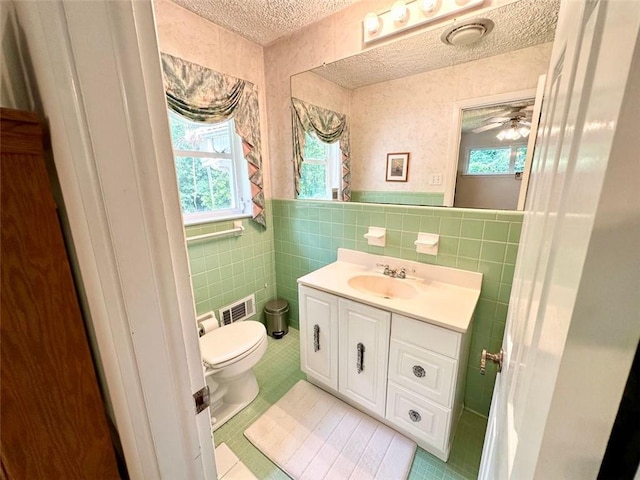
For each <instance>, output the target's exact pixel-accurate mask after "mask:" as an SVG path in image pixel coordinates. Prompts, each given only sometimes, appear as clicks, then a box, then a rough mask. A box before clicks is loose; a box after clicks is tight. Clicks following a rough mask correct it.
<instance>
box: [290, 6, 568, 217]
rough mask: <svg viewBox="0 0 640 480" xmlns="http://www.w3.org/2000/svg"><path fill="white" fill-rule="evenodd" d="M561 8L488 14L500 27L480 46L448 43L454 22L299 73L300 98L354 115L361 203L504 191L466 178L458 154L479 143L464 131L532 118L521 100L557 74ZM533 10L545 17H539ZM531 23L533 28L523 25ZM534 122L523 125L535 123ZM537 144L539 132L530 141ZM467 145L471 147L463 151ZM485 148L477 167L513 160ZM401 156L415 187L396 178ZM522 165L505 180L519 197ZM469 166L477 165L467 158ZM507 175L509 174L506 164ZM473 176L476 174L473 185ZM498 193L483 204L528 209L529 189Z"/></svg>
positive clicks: (445, 200)
mask: <svg viewBox="0 0 640 480" xmlns="http://www.w3.org/2000/svg"><path fill="white" fill-rule="evenodd" d="M558 7H559V1H558V0H535V1H534V0H520V1H519V2H514V3H510V4H507V5H503V6H501V7H498V8H494V9H492V10H490V11H486V12H483V14H482V17H485V18H489V19H492V20H493V21H494V23H495V24H496V26H495V28H494V30H493V32H492V33H491V34H490V35H489V36H487V37H486V38H485V39H482V40H481V41H480V42H478V43H477V44H474V45H471V46H466V47H452V46H448V45H444V44H443V43H441V42H440V38H439V37H440V34H441V33H442V31H443V30H445V29H446V27H447V26H448V25H444V24H442V25H440V26H438V27H437V28H432V29H429V30H428V31H426V32H424V33H419V34H416V35H413V36H411V37H408V38H403V39H400V40H397V41H395V42H393V43H388V44H385V45H381V46H378V47H375V48H372V49H370V50H366V51H364V52H361V53H359V54H357V55H355V56H352V57H348V58H345V59H342V60H339V61H337V62H333V63H331V64H326V65H323V66H321V67H318V68H315V69H313V70H310V71H306V72H302V73H300V74H297V75H294V76H292V77H291V96H292V97H294V98H298V99H300V100H302V101H304V102H307V103H310V104H312V105H317V106H319V107H322V108H325V109H328V110H332V111H334V112H337V113H340V114H345V115H347V117H348V118H349V128H350V140H351V190H352V197H351V200H352V201H357V202H375V203H394V204H409V205H438V206H454V205H455V206H458V205H462V204H463V203H464V204H465V205H470V206H476V205H473V204H472V203H469V200H468V197H469V195H466V194H465V196H464V197H462V198H461V199H460V200H454V192H455V191H456V184H459V185H458V188H460V189H461V191H464V192H467V191H468V189H467V188H466V187H467V185H466V184H468V183H470V182H465V180H472V182H471V183H474V184H478V183H484V184H486V185H489V187H488V188H489V191H491V190H493V189H495V188H497V187H496V183H497V182H495V180H496V179H497V178H498V176H495V177H493V178H490V179H488V181H485V182H478V180H480V177H481V176H480V175H477V174H469V171H468V170H467V171H465V173H464V174H461V175H458V174H457V172H458V171H459V170H460V171H463V170H461V169H460V168H459V167H458V165H459V164H460V162H459V157H460V155H459V154H458V153H459V151H460V153H461V154H463V153H464V152H466V151H467V150H466V149H467V148H468V145H467V141H468V140H469V138H468V137H470V135H467V134H468V133H469V132H464V130H461V127H462V128H463V129H464V128H467V127H465V126H464V125H466V124H469V122H470V120H468V119H467V117H468V116H469V115H473V116H474V117H477V118H479V116H482V117H483V118H484V119H485V120H488V119H492V118H493V120H495V121H493V122H491V123H494V124H495V123H498V121H497V119H498V118H505V117H507V116H509V114H510V113H511V109H515V108H516V107H521V108H523V109H525V108H528V109H529V110H527V112H528V113H532V112H531V106H530V105H529V104H527V105H524V104H522V105H520V104H518V103H517V102H520V103H522V102H521V101H522V100H523V98H518V95H520V94H521V93H522V92H523V91H526V92H528V95H529V96H528V98H529V100H528V102H529V103H530V102H531V100H530V99H531V98H533V97H534V96H535V95H536V85H537V82H538V77H539V76H540V75H541V74H544V73H546V71H547V68H548V62H549V57H550V54H551V42H552V40H553V33H554V30H555V23H556V18H557V10H558ZM533 11H535V12H536V15H532V12H533ZM523 18H526V19H527V21H526V22H523V21H521V19H523ZM507 94H512V95H511V96H512V97H513V98H508V97H509V96H508V95H507ZM501 96H502V97H503V100H500V102H498V101H497V100H496V98H499V97H501ZM482 102H484V103H482ZM513 102H516V103H515V104H514V103H513ZM483 105H486V106H487V107H485V108H486V111H484V112H483V113H482V114H480V113H479V112H478V111H477V109H478V108H479V107H482V106H483ZM463 110H464V112H463ZM474 111H475V113H474ZM490 111H492V112H493V113H490ZM513 113H514V114H515V113H516V112H515V110H514V112H513ZM487 115H490V116H487ZM477 118H476V121H479V120H477ZM530 120H532V118H528V119H527V120H523V121H527V122H528V123H532V122H531V121H530ZM510 121H511V117H509V118H508V119H506V120H505V121H504V122H500V126H496V127H493V129H492V135H493V136H495V135H496V134H497V133H499V131H500V130H502V129H504V128H506V127H508V126H510ZM503 124H504V127H502V125H503ZM517 126H520V125H517ZM529 127H532V125H529ZM477 128H479V127H473V128H472V129H477ZM493 131H495V133H493ZM480 133H482V132H480ZM471 135H473V134H471ZM485 136H486V137H488V134H487V135H485ZM534 138H535V131H534V129H533V128H531V133H530V134H529V136H528V137H527V140H532V139H534ZM461 140H462V141H463V142H465V143H464V144H463V145H462V148H459V147H460V141H461ZM502 143H504V141H503V142H502ZM521 143H523V142H519V143H518V145H520V144H521ZM514 145H515V144H514ZM475 150H478V149H475ZM475 150H474V153H473V155H474V156H475V157H474V160H473V162H476V163H477V162H478V160H477V159H478V158H479V156H480V155H483V154H484V155H485V156H486V155H489V154H491V155H494V156H496V155H503V161H504V156H505V155H506V154H507V151H506V150H505V149H500V150H499V149H498V148H497V147H496V148H495V149H494V150H495V151H494V152H493V153H490V152H486V151H485V152H479V151H475ZM524 151H527V149H526V148H524V149H522V148H521V149H518V148H517V147H516V148H515V149H514V152H515V153H514V155H515V156H516V157H517V156H518V155H520V156H522V154H523V152H524ZM398 152H408V153H409V158H408V163H407V167H406V168H407V171H406V181H402V182H399V181H388V180H387V178H388V176H387V157H388V155H389V154H397V153H398ZM509 155H511V150H509ZM485 160H486V159H485ZM513 160H514V161H513V162H511V158H509V165H508V167H509V168H510V169H511V170H508V171H507V172H503V175H508V177H509V179H508V180H509V182H502V183H507V184H508V186H507V187H506V188H510V189H511V190H512V192H513V191H516V190H518V189H517V188H516V187H515V186H516V185H521V184H522V183H523V177H525V175H522V174H521V175H520V177H521V178H520V179H518V180H516V179H515V174H516V171H515V168H516V167H518V168H520V167H521V164H522V159H521V158H518V159H517V160H518V162H517V164H516V158H514V159H513ZM487 161H488V160H487ZM464 162H468V160H467V157H465V158H464ZM473 162H472V163H473ZM512 163H513V164H512ZM496 168H497V167H496ZM501 168H502V169H503V170H504V166H503V167H501ZM471 175H476V176H475V177H472V178H469V177H471ZM526 177H527V178H528V176H526ZM492 180H494V181H492ZM502 180H507V178H506V177H503V178H502ZM525 180H526V179H525ZM498 183H499V182H498ZM477 186H478V185H474V187H477ZM476 190H477V189H476ZM494 196H495V197H497V198H495V199H493V200H492V203H490V205H491V206H490V207H488V206H486V205H487V203H481V204H478V205H477V206H478V207H479V208H495V209H515V208H517V207H518V200H517V198H518V197H519V191H518V192H517V194H515V198H516V200H515V201H514V194H513V193H512V195H511V196H509V200H508V201H504V202H500V201H499V199H500V198H501V197H505V198H506V195H494Z"/></svg>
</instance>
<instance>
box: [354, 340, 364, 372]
mask: <svg viewBox="0 0 640 480" xmlns="http://www.w3.org/2000/svg"><path fill="white" fill-rule="evenodd" d="M356 348H357V349H358V361H357V365H356V370H357V371H358V373H362V371H363V370H364V345H363V344H362V343H358V345H357V347H356Z"/></svg>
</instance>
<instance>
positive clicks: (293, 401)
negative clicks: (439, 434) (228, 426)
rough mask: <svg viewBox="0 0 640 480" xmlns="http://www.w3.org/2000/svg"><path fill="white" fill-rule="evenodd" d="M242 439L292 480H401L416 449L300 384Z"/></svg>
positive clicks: (365, 416) (380, 424)
mask: <svg viewBox="0 0 640 480" xmlns="http://www.w3.org/2000/svg"><path fill="white" fill-rule="evenodd" d="M244 435H245V436H246V437H247V438H248V439H249V441H250V442H251V443H253V444H254V445H255V446H256V448H258V450H260V451H261V452H262V453H263V454H264V455H266V456H267V457H268V458H269V459H270V460H271V461H272V462H273V463H275V464H276V465H278V467H280V468H281V469H282V470H283V471H284V472H285V473H286V474H287V475H289V476H290V477H291V478H293V479H296V480H298V479H300V480H302V479H310V480H311V479H313V480H316V479H339V480H346V479H354V480H355V479H357V480H364V479H374V478H375V479H385V480H391V479H404V478H407V475H408V474H409V470H410V468H411V462H412V461H413V455H414V453H415V450H416V444H415V443H414V442H413V441H411V440H409V439H408V438H406V437H404V436H402V435H400V434H399V433H397V432H395V431H394V430H392V429H391V428H389V427H387V426H386V425H383V424H382V423H380V422H378V421H377V420H374V419H373V418H371V417H369V416H368V415H365V414H364V413H362V412H360V411H358V410H356V409H355V408H353V407H351V406H349V405H347V404H346V403H344V402H343V401H341V400H338V399H337V398H335V397H334V396H332V395H330V394H328V393H327V392H325V391H323V390H321V389H319V388H318V387H315V386H314V385H311V384H310V383H308V382H306V381H304V380H300V381H299V382H298V383H296V384H295V385H294V386H293V388H292V389H291V390H289V391H288V392H287V393H286V394H285V395H284V396H283V397H282V398H281V399H280V400H278V401H277V402H276V403H275V404H274V405H272V406H271V407H270V408H269V409H268V410H267V411H266V412H265V413H263V414H262V416H261V417H260V418H258V420H256V421H255V422H254V423H253V424H252V425H251V426H250V427H249V428H247V429H246V430H245V432H244Z"/></svg>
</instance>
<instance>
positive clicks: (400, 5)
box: [391, 0, 408, 23]
mask: <svg viewBox="0 0 640 480" xmlns="http://www.w3.org/2000/svg"><path fill="white" fill-rule="evenodd" d="M407 17H408V15H407V6H406V5H405V3H404V1H403V0H398V1H397V2H395V3H394V4H393V6H392V7H391V18H392V19H393V21H394V22H396V23H404V22H406V21H407Z"/></svg>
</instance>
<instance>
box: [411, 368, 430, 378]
mask: <svg viewBox="0 0 640 480" xmlns="http://www.w3.org/2000/svg"><path fill="white" fill-rule="evenodd" d="M413 374H414V375H415V376H416V377H418V378H422V377H424V376H425V375H426V374H427V372H425V371H424V368H422V367H421V366H420V365H414V366H413Z"/></svg>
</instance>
